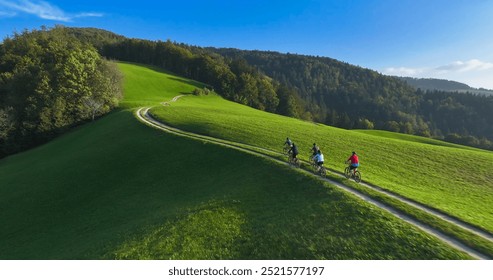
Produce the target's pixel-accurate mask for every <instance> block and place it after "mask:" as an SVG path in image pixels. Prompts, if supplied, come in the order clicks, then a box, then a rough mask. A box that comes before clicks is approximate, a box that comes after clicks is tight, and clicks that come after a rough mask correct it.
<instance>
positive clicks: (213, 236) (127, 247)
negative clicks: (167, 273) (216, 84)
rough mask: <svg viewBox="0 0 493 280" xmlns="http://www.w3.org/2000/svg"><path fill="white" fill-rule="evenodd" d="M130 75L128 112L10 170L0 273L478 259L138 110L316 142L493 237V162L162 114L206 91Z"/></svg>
mask: <svg viewBox="0 0 493 280" xmlns="http://www.w3.org/2000/svg"><path fill="white" fill-rule="evenodd" d="M119 65H120V68H121V70H122V71H123V72H124V74H125V83H124V88H125V99H124V101H123V102H122V105H121V108H120V109H119V110H118V111H116V112H113V113H112V114H110V115H108V116H106V117H104V118H101V119H100V120H98V121H96V122H93V123H89V124H86V125H83V126H81V127H78V128H76V129H74V130H72V131H71V132H70V133H67V134H65V135H63V136H61V137H58V138H57V139H55V140H53V141H51V142H49V143H47V144H45V145H43V146H40V147H38V148H35V149H32V150H29V151H26V152H24V153H20V154H16V155H13V156H10V157H7V158H4V159H2V160H0V208H1V212H0V219H1V220H2V227H1V229H0V259H115V258H116V259H467V258H470V257H469V256H468V255H467V254H465V253H463V252H460V251H458V250H456V249H454V248H451V247H450V246H449V245H447V244H445V243H443V242H442V241H440V240H439V239H437V238H435V237H433V236H430V235H428V234H426V233H425V232H423V231H421V230H419V229H416V228H414V227H412V226H410V225H409V224H407V223H405V222H404V221H402V220H400V219H398V218H396V217H394V216H393V215H390V214H389V213H387V212H385V211H383V210H381V209H380V208H378V207H375V206H373V205H371V204H368V203H366V202H364V201H363V200H360V199H358V198H356V197H354V196H352V195H349V194H347V193H345V192H343V191H341V190H339V189H338V188H336V187H334V186H332V185H330V184H328V183H326V182H323V181H320V180H318V179H316V178H314V177H313V176H309V175H306V174H303V173H300V172H296V170H293V169H292V168H290V167H288V166H287V165H284V164H279V163H276V162H273V161H271V160H267V159H264V158H261V157H258V156H255V155H251V154H246V153H242V152H239V151H237V150H234V149H228V148H225V147H220V146H216V145H212V144H209V143H207V142H203V141H196V140H191V139H186V138H183V137H178V136H173V135H170V134H166V133H163V132H161V131H159V130H155V129H152V128H150V127H148V126H146V125H144V124H142V123H140V122H139V121H137V119H136V118H135V116H134V111H135V109H136V108H139V107H141V106H155V108H154V109H153V110H152V112H153V114H154V115H155V116H157V117H159V118H160V119H162V120H163V121H165V122H167V123H169V124H172V125H173V126H177V127H181V128H183V129H186V130H190V131H195V132H200V133H203V134H207V135H212V136H215V137H219V138H224V139H231V140H235V141H237V142H243V143H247V144H251V145H255V146H258V147H262V148H267V149H271V150H273V151H275V150H278V149H279V148H280V147H281V145H282V142H283V139H284V138H285V137H286V135H289V136H291V137H292V138H293V139H295V141H297V142H298V143H299V145H300V147H305V146H306V150H308V147H309V145H310V144H311V142H313V141H317V142H318V143H319V144H320V145H321V146H322V148H323V149H324V151H325V152H326V155H327V157H328V159H329V160H328V166H329V167H330V168H332V169H336V170H340V169H341V168H343V167H344V165H343V161H344V159H345V157H346V155H348V153H349V152H350V151H351V150H352V149H355V150H357V151H358V152H360V154H361V158H362V161H363V166H362V172H363V174H364V180H368V181H370V182H374V183H378V184H381V185H382V186H383V187H385V188H388V189H390V190H392V191H394V192H396V193H402V195H405V196H409V197H411V198H413V199H416V200H421V201H423V203H427V204H431V205H433V206H434V207H437V208H443V211H445V212H450V213H451V214H453V215H456V216H458V217H461V218H463V219H464V220H467V221H469V222H470V223H473V224H476V225H477V226H478V227H482V228H484V229H486V230H489V231H491V228H492V224H491V216H492V215H491V210H489V209H488V208H487V206H488V205H491V201H492V200H491V191H492V190H491V185H492V184H491V182H492V181H491V180H492V178H491V174H488V169H487V167H483V166H477V165H475V164H474V166H472V167H471V166H469V165H472V164H471V163H475V162H477V161H478V160H480V161H483V160H484V161H491V159H492V157H493V155H492V153H489V152H484V151H479V150H478V151H476V150H469V149H462V148H455V147H446V146H440V145H433V146H432V145H428V144H423V143H418V142H419V141H409V140H403V139H389V137H380V136H375V135H366V134H364V133H361V132H359V131H346V130H342V129H336V128H331V127H327V126H323V125H319V124H314V123H309V122H303V121H300V120H296V119H292V118H287V117H281V116H278V115H273V114H269V113H265V112H261V111H257V110H254V109H252V108H249V107H246V106H242V105H239V104H236V103H232V102H228V101H225V100H224V99H222V98H220V97H218V96H217V95H215V94H211V95H208V96H192V95H189V96H186V97H184V98H183V99H180V101H178V102H175V103H173V105H171V106H166V107H164V106H162V105H161V104H160V103H161V102H162V101H165V100H170V99H171V98H173V97H174V96H176V95H180V94H184V93H185V94H186V93H190V92H192V91H193V89H194V88H196V87H202V86H203V85H201V84H200V83H197V82H195V81H192V80H188V79H185V78H181V77H177V76H174V75H172V74H171V73H167V72H165V71H161V70H159V69H156V68H152V67H147V66H142V65H135V64H129V63H120V64H119ZM402 149H405V150H404V151H401V150H402ZM388 151H392V152H394V153H396V155H395V156H393V157H389V156H388V155H389V152H388ZM403 153H404V154H403ZM427 155H429V157H430V158H427V157H426V156H427ZM403 156H405V157H406V158H409V160H408V162H406V163H405V164H402V160H401V159H402V158H403ZM434 156H435V158H433V157H434ZM459 158H460V159H461V160H459V162H458V163H457V162H455V161H456V160H458V159H459ZM413 160H420V161H419V162H417V163H415V164H414V166H412V165H411V163H410V162H411V161H413ZM435 163H437V164H436V166H435V165H433V164H435ZM419 167H421V168H419ZM457 168H463V169H462V170H461V176H460V175H458V174H456V172H454V171H457ZM468 168H469V169H468ZM408 169H409V170H408ZM445 171H446V172H447V174H448V175H449V176H450V178H445V179H444V176H441V174H442V173H445ZM417 174H421V175H420V176H417ZM456 180H457V181H458V183H457V186H449V185H448V184H449V182H451V181H453V182H455V181H456ZM421 183H426V184H427V185H426V186H420V184H421ZM444 187H447V188H449V191H445V190H444ZM427 193H429V196H430V198H426V196H427V195H426V194H427ZM457 195H460V199H457V197H456V196H457ZM457 200H461V201H463V203H462V204H460V203H456V201H457ZM472 200H475V204H474V203H472ZM444 205H450V206H449V207H446V206H444ZM481 211H483V212H482V213H477V212H481ZM471 215H472V217H469V216H471Z"/></svg>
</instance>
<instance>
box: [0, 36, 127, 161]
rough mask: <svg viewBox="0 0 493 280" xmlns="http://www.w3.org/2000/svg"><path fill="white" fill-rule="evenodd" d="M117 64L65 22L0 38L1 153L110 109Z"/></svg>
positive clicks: (117, 85)
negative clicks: (69, 32) (68, 31)
mask: <svg viewBox="0 0 493 280" xmlns="http://www.w3.org/2000/svg"><path fill="white" fill-rule="evenodd" d="M121 78H122V77H121V74H120V72H119V70H118V68H117V66H116V65H115V64H113V63H110V62H109V61H106V60H104V59H102V57H101V56H100V55H99V53H98V52H97V50H96V49H94V47H93V46H92V45H90V44H88V43H83V42H81V41H79V40H78V39H76V38H75V37H74V36H71V35H69V34H68V33H67V32H66V29H65V28H61V27H57V28H54V29H51V30H46V29H42V30H34V31H32V32H28V31H24V32H23V33H20V34H18V33H16V34H14V35H13V36H12V37H10V38H6V39H5V40H4V41H3V42H2V43H1V44H0V158H1V157H4V156H6V155H8V154H12V153H15V152H18V151H21V150H23V149H26V148H29V147H32V146H34V145H37V144H40V143H43V142H46V141H47V140H49V139H52V138H53V137H54V136H56V135H58V134H59V133H61V132H63V131H64V130H66V129H67V128H70V127H73V126H74V125H77V124H79V123H81V122H84V121H87V120H94V118H95V117H97V116H99V115H102V114H104V113H107V112H109V111H110V110H111V109H112V108H114V107H116V106H117V104H118V100H119V99H121V98H122V88H121Z"/></svg>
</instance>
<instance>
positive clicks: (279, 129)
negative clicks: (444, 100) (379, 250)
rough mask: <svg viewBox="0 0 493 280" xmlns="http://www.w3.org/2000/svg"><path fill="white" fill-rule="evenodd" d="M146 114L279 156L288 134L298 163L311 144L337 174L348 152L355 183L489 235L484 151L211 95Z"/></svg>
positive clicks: (492, 181)
mask: <svg viewBox="0 0 493 280" xmlns="http://www.w3.org/2000/svg"><path fill="white" fill-rule="evenodd" d="M151 112H152V114H153V115H154V116H157V117H158V118H159V119H161V120H163V121H164V122H166V123H169V124H171V125H173V126H176V127H179V128H182V129H184V130H187V131H194V132H197V133H201V134H206V135H210V136H214V137H218V138H223V139H227V140H231V141H237V142H241V143H246V144H250V145H255V146H260V147H266V148H269V149H272V150H280V148H281V146H282V143H283V141H284V139H285V138H286V137H287V136H288V137H290V138H291V139H293V140H294V141H295V143H297V144H298V146H299V147H300V150H301V153H302V154H301V155H302V157H306V156H307V155H308V154H309V152H308V150H309V149H310V147H311V144H312V143H313V142H316V143H317V144H318V145H319V146H320V147H321V149H322V150H323V152H324V154H325V159H326V163H327V164H326V165H327V167H329V168H331V169H334V170H338V171H343V170H344V168H345V164H344V161H345V160H346V159H347V157H348V156H349V155H350V153H351V151H353V150H355V151H357V152H358V154H359V156H360V160H361V167H360V171H361V172H362V174H363V180H365V181H367V182H371V183H373V184H376V185H378V186H381V187H383V188H384V189H387V190H389V191H392V192H394V193H397V194H400V195H402V196H405V197H408V198H411V199H413V200H415V201H418V202H420V203H423V204H426V205H430V206H431V207H433V208H436V209H438V210H440V211H442V212H445V213H448V214H450V215H452V216H455V217H458V218H460V219H462V220H464V221H466V222H468V223H470V224H473V225H475V226H477V227H480V228H482V229H484V230H487V231H489V232H493V208H492V207H491V205H492V203H493V173H492V172H491V168H490V167H489V166H488V164H487V163H488V162H493V153H492V152H489V151H482V150H478V149H464V148H462V147H461V148H455V147H452V146H449V145H437V144H436V143H435V144H434V145H430V144H427V143H422V142H423V141H417V140H416V139H420V138H418V137H405V139H403V138H402V137H403V136H401V135H397V136H395V137H394V138H391V137H389V135H391V134H390V133H385V134H386V136H385V137H381V136H380V135H371V133H362V132H361V131H348V130H343V129H337V128H333V127H328V126H324V125H320V124H314V123H309V122H303V121H300V120H296V119H292V118H287V117H282V116H278V115H274V114H269V113H265V112H261V111H258V110H254V109H252V108H249V107H246V106H242V105H239V104H236V103H233V102H229V101H226V100H224V99H222V98H220V97H218V96H215V95H212V96H202V97H194V96H187V97H185V98H182V99H180V101H179V102H177V103H175V104H173V106H169V107H166V108H163V107H155V108H153V109H152V111H151ZM212 115H213V116H214V117H213V118H211V116H212ZM399 138H400V139H399ZM410 139H412V140H410ZM436 142H439V141H436ZM440 143H442V142H440ZM305 155H306V156H305Z"/></svg>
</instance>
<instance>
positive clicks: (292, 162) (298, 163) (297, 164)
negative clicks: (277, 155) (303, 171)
mask: <svg viewBox="0 0 493 280" xmlns="http://www.w3.org/2000/svg"><path fill="white" fill-rule="evenodd" d="M288 162H289V164H290V165H292V166H294V167H298V168H299V167H301V161H300V160H299V159H298V158H293V157H292V156H291V153H289V154H288Z"/></svg>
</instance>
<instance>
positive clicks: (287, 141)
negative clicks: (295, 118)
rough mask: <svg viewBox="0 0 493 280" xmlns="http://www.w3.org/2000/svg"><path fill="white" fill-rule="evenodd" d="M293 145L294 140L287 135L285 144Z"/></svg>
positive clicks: (286, 145)
mask: <svg viewBox="0 0 493 280" xmlns="http://www.w3.org/2000/svg"><path fill="white" fill-rule="evenodd" d="M291 145H293V141H291V139H289V137H286V142H284V146H285V147H291Z"/></svg>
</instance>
